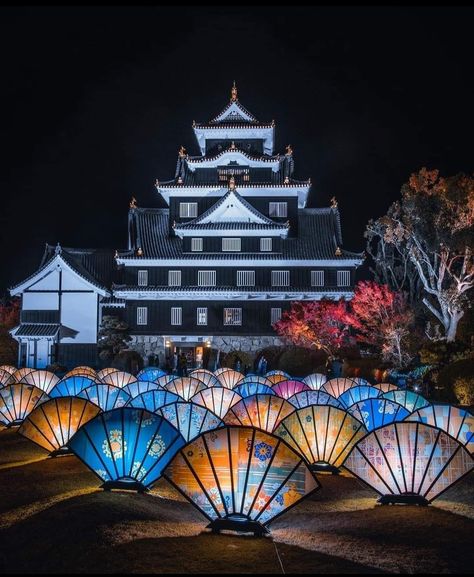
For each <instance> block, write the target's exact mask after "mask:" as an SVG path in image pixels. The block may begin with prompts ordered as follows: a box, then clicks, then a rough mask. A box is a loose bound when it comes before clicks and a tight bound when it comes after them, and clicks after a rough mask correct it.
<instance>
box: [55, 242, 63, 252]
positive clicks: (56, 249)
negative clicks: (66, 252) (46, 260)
mask: <svg viewBox="0 0 474 577" xmlns="http://www.w3.org/2000/svg"><path fill="white" fill-rule="evenodd" d="M62 250H63V249H62V248H61V245H60V244H59V242H58V244H57V245H56V248H55V249H54V254H61V252H62Z"/></svg>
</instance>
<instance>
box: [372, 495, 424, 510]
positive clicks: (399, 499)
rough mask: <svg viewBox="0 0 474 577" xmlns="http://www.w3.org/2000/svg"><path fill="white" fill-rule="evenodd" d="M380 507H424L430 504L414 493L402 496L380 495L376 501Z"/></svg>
mask: <svg viewBox="0 0 474 577" xmlns="http://www.w3.org/2000/svg"><path fill="white" fill-rule="evenodd" d="M377 503H380V504H381V505H396V504H400V505H420V506H422V507H426V506H427V505H429V504H430V502H429V501H428V500H427V499H425V498H424V497H422V496H421V495H417V494H416V493H405V494H403V495H382V496H381V497H380V498H379V499H377Z"/></svg>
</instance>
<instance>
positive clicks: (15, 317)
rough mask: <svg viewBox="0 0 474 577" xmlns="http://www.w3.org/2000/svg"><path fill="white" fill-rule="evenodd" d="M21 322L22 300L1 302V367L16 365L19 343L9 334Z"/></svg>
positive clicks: (4, 300)
mask: <svg viewBox="0 0 474 577" xmlns="http://www.w3.org/2000/svg"><path fill="white" fill-rule="evenodd" d="M19 321H20V299H17V298H15V299H11V300H7V299H1V300H0V365H3V364H9V365H14V364H15V363H16V360H17V350H18V343H17V342H16V341H15V339H13V338H12V336H11V335H10V333H9V330H10V329H12V328H13V327H15V326H16V325H17V324H18V323H19Z"/></svg>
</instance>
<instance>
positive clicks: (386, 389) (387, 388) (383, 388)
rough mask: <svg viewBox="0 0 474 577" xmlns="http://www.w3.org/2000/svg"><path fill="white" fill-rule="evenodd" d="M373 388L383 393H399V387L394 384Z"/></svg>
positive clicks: (377, 385)
mask: <svg viewBox="0 0 474 577" xmlns="http://www.w3.org/2000/svg"><path fill="white" fill-rule="evenodd" d="M372 386H373V387H374V389H378V390H379V391H382V393H388V392H389V391H398V387H397V385H394V384H393V383H377V384H375V385H372Z"/></svg>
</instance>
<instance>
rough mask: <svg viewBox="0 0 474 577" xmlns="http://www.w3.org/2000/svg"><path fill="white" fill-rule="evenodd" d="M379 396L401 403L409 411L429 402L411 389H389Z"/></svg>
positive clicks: (425, 405) (424, 405)
mask: <svg viewBox="0 0 474 577" xmlns="http://www.w3.org/2000/svg"><path fill="white" fill-rule="evenodd" d="M381 398H382V399H388V400H389V401H395V402H396V403H398V404H400V405H403V406H404V407H405V409H406V410H407V411H410V413H412V412H413V411H416V410H417V409H422V408H423V407H427V406H428V405H429V404H430V402H429V401H427V400H426V399H425V398H424V397H422V396H421V395H418V394H417V393H414V392H413V391H389V392H388V393H384V394H383V395H382V397H381Z"/></svg>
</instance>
